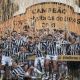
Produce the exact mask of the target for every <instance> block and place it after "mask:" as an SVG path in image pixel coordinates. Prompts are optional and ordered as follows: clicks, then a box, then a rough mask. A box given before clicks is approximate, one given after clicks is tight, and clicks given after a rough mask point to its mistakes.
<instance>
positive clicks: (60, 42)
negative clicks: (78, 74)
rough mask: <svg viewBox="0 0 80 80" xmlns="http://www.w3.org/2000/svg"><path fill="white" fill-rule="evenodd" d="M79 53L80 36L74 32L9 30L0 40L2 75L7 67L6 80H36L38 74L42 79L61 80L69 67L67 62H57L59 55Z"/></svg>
mask: <svg viewBox="0 0 80 80" xmlns="http://www.w3.org/2000/svg"><path fill="white" fill-rule="evenodd" d="M79 54H80V35H77V34H75V33H73V32H69V31H67V30H57V29H53V31H52V33H51V32H50V31H49V29H45V30H44V29H41V30H36V31H34V30H33V29H31V30H30V29H29V30H28V29H27V30H25V31H24V32H20V33H18V32H17V31H12V32H11V33H9V34H8V33H5V35H4V37H1V38H0V63H1V65H0V71H1V75H2V73H5V71H6V70H5V69H6V67H5V66H8V68H9V69H10V72H9V74H10V75H11V79H9V80H35V79H36V77H34V76H38V74H39V75H41V76H44V77H43V79H42V80H45V79H47V80H49V78H50V77H51V78H55V79H54V80H62V79H61V76H62V75H63V74H64V73H65V75H67V74H68V67H67V63H66V62H58V55H79ZM31 57H32V59H29V58H31ZM7 74H8V73H7ZM58 75H59V76H58ZM52 76H53V77H52ZM9 77H10V76H9ZM5 78H6V76H5ZM59 78H60V79H59ZM4 80H5V79H4ZM6 80H8V79H6ZM37 80H38V79H37ZM51 80H53V79H51Z"/></svg>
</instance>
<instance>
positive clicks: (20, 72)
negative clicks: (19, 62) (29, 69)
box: [12, 66, 25, 80]
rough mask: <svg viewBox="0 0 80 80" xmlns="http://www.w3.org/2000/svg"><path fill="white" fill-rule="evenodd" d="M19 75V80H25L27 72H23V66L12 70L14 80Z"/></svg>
mask: <svg viewBox="0 0 80 80" xmlns="http://www.w3.org/2000/svg"><path fill="white" fill-rule="evenodd" d="M17 74H18V75H19V76H18V80H24V74H25V71H24V70H23V68H22V67H21V66H19V67H17V68H15V69H13V70H12V77H14V78H15V77H17Z"/></svg>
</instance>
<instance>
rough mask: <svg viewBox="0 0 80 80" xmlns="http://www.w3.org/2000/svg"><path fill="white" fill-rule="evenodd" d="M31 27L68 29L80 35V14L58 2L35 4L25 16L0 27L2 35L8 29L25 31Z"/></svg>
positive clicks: (21, 15) (27, 10)
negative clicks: (27, 26)
mask: <svg viewBox="0 0 80 80" xmlns="http://www.w3.org/2000/svg"><path fill="white" fill-rule="evenodd" d="M25 25H29V26H30V27H35V29H42V28H50V29H63V30H64V29H67V30H69V31H72V32H74V33H77V34H80V14H78V13H75V12H74V9H73V8H72V7H71V6H69V5H66V4H62V3H57V2H43V3H38V4H34V5H32V6H30V7H28V8H27V9H26V12H25V13H24V14H20V15H17V16H15V17H13V18H11V19H9V20H8V21H6V22H4V23H2V24H1V25H0V30H1V31H0V33H1V32H5V31H6V30H7V29H8V28H10V29H11V30H13V29H14V30H16V31H19V32H20V31H23V27H24V26H25Z"/></svg>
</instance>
